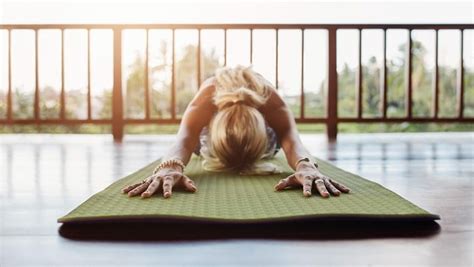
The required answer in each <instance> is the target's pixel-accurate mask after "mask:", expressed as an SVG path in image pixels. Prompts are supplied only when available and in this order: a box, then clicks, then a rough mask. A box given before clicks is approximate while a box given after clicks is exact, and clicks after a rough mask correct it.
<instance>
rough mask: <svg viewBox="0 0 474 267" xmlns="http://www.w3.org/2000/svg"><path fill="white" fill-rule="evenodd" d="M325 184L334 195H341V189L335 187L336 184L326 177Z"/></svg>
mask: <svg viewBox="0 0 474 267" xmlns="http://www.w3.org/2000/svg"><path fill="white" fill-rule="evenodd" d="M324 185H325V186H326V188H327V189H328V191H329V192H331V193H332V194H333V195H335V196H339V195H340V194H341V191H339V190H337V188H336V187H334V185H332V184H331V183H330V182H329V179H324Z"/></svg>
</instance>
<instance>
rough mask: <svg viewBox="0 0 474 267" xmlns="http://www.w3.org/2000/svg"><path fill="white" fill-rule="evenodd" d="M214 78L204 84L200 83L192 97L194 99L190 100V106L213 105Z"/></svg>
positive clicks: (208, 79)
mask: <svg viewBox="0 0 474 267" xmlns="http://www.w3.org/2000/svg"><path fill="white" fill-rule="evenodd" d="M215 84H216V83H215V78H214V77H209V78H207V79H206V80H205V81H204V82H202V83H201V85H200V86H199V89H198V91H197V93H196V94H195V95H194V98H193V99H192V100H191V103H190V104H191V105H194V106H196V105H197V106H201V105H206V106H210V105H214V103H213V99H212V98H213V96H214V93H215V91H216V85H215Z"/></svg>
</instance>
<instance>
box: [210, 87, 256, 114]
mask: <svg viewBox="0 0 474 267" xmlns="http://www.w3.org/2000/svg"><path fill="white" fill-rule="evenodd" d="M214 103H215V104H216V106H217V109H218V110H222V109H224V108H228V107H231V106H234V105H237V104H243V105H247V106H250V107H253V108H258V107H260V106H261V105H263V104H264V103H265V98H264V97H263V96H261V95H259V94H258V93H257V92H255V91H253V90H250V89H248V88H246V87H240V88H238V89H235V90H229V91H219V92H216V95H215V96H214Z"/></svg>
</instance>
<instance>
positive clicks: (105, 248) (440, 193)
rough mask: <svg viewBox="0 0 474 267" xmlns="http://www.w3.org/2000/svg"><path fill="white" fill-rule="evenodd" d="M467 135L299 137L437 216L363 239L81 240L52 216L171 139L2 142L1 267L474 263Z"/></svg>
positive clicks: (472, 176)
mask: <svg viewBox="0 0 474 267" xmlns="http://www.w3.org/2000/svg"><path fill="white" fill-rule="evenodd" d="M473 137H474V135H473V134H472V133H430V134H427V133H420V134H364V135H344V134H341V135H340V136H339V141H338V143H337V144H335V145H328V144H327V143H326V140H325V138H324V136H323V135H302V140H303V142H304V143H305V144H306V146H307V148H308V149H309V151H311V152H312V153H313V154H314V155H315V156H318V157H320V158H323V159H329V160H331V161H332V162H333V163H334V164H336V165H337V166H339V167H341V168H344V169H346V170H348V171H350V172H354V173H357V174H360V175H362V176H364V177H366V178H368V179H371V180H373V181H375V182H378V183H381V184H383V185H384V186H386V187H387V188H389V189H391V190H393V191H395V192H396V193H398V194H400V195H402V196H403V197H405V198H407V199H409V200H411V201H412V202H414V203H415V204H417V205H419V206H421V207H423V208H425V209H427V210H429V211H431V212H433V213H437V214H440V215H441V218H442V220H441V221H439V223H440V225H441V232H440V233H439V234H437V235H434V236H431V237H423V238H420V237H416V238H382V239H361V240H334V241H332V240H324V241H322V240H319V241H308V240H305V241H298V240H293V241H275V240H224V241H193V242H85V241H72V240H68V239H65V238H62V237H61V236H59V235H58V232H57V230H58V227H59V224H57V223H56V219H57V218H58V217H59V216H61V215H63V214H65V213H66V212H68V211H69V210H71V209H72V208H74V207H75V206H76V205H78V204H80V203H81V202H82V201H84V200H85V199H86V198H87V197H89V196H90V195H92V194H93V193H95V192H97V191H99V190H101V189H102V188H104V187H105V186H107V185H109V184H110V183H111V182H113V181H114V180H116V179H118V178H120V177H122V176H124V175H126V174H128V173H130V172H133V171H135V170H136V169H138V168H139V167H141V166H143V165H145V164H146V163H149V162H150V161H152V160H155V159H157V158H159V157H160V156H161V155H162V154H163V153H164V152H165V151H166V149H167V148H168V147H169V146H170V145H171V144H172V142H173V140H174V137H173V136H172V135H165V136H127V137H126V139H125V141H124V143H123V144H120V145H119V144H114V143H113V142H112V141H111V139H112V138H111V136H108V135H0V201H1V202H0V266H2V267H3V266H16V265H31V266H40V265H41V266H51V265H74V266H77V265H84V266H97V265H115V266H117V265H132V266H137V265H154V266H157V265H163V266H173V265H189V266H197V265H202V266H209V265H220V266H222V265H226V266H229V265H236V266H241V265H258V266H262V265H268V266H278V265H310V266H313V265H322V266H330V265H348V266H357V265H365V266H367V265H371V266H374V265H416V266H419V265H434V266H472V264H473V256H472V251H473V249H474V245H473V240H474V232H473V229H474V226H473V222H474V220H473V207H474V206H473V201H474V199H473V191H472V190H473V189H474V186H473V180H474V168H473V165H474V141H473Z"/></svg>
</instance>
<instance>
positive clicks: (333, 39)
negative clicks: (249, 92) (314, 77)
mask: <svg viewBox="0 0 474 267" xmlns="http://www.w3.org/2000/svg"><path fill="white" fill-rule="evenodd" d="M0 29H3V30H6V31H7V32H8V37H9V38H8V40H9V45H8V60H7V62H8V69H9V71H8V73H9V77H8V80H9V82H8V85H9V86H8V89H7V90H8V91H7V97H6V99H7V100H6V102H7V104H6V106H7V112H6V117H5V119H0V124H6V125H16V124H21V125H23V124H32V125H41V124H57V125H71V124H88V123H91V124H110V125H112V134H113V137H114V140H116V141H121V140H122V138H123V134H124V126H125V125H126V124H160V123H179V121H180V119H179V118H177V116H176V85H175V72H176V71H175V31H176V30H180V29H195V30H197V31H198V44H197V49H198V55H199V56H198V58H197V66H196V68H197V73H198V77H197V79H198V81H199V82H201V81H200V80H201V62H200V60H201V31H202V30H207V29H221V30H223V31H224V59H225V60H224V62H227V31H228V30H233V29H244V30H249V32H250V62H251V61H252V58H253V49H252V48H253V31H254V30H256V29H270V30H274V32H275V44H274V45H275V51H276V54H275V61H276V64H275V68H276V69H275V72H276V76H277V77H276V79H275V81H276V87H277V88H278V75H279V74H278V69H279V60H278V55H279V49H278V45H279V39H280V38H279V36H278V33H279V30H282V29H295V30H300V31H301V38H302V41H301V46H302V47H301V51H302V53H301V57H302V59H301V62H302V63H301V72H302V73H303V72H304V71H303V69H304V60H303V58H304V49H305V48H304V36H305V31H304V30H306V29H322V30H326V31H327V53H328V54H327V72H326V73H327V88H328V93H327V99H326V116H325V117H321V118H314V117H311V118H309V117H305V114H304V110H305V107H304V105H305V100H304V96H305V93H304V85H303V79H304V76H303V75H301V96H300V108H301V112H300V115H299V116H297V117H296V121H297V122H299V123H324V124H326V126H327V135H328V138H329V140H335V139H336V136H337V126H338V123H346V122H350V123H374V122H381V123H397V122H420V123H424V122H434V123H473V122H474V118H473V117H466V116H464V113H463V110H464V93H465V88H464V87H465V85H464V65H463V64H464V63H463V53H464V50H465V49H472V47H471V48H470V47H463V36H464V32H465V30H472V29H474V24H449V25H442V24H419V25H409V24H331V25H329V24H130V25H125V24H120V25H107V24H85V25H82V24H67V25H61V24H55V25H22V24H19V25H7V24H4V25H0ZM19 29H31V30H34V31H35V36H36V38H35V40H36V41H35V51H36V53H35V55H36V58H35V62H36V65H35V74H36V81H35V93H34V96H35V97H34V109H33V110H34V114H33V118H31V119H19V118H15V117H14V116H13V112H12V85H11V63H12V62H11V38H10V36H11V32H12V31H15V30H19ZM42 29H58V30H61V34H62V35H61V36H62V46H61V50H62V51H61V56H62V65H61V66H62V67H61V68H62V71H61V81H62V86H61V92H60V114H59V118H57V119H46V118H41V117H40V107H39V94H40V93H39V84H38V71H39V70H38V69H39V68H38V38H37V36H38V30H42ZM68 29H86V30H87V31H88V33H90V30H93V29H110V30H112V31H113V81H114V84H113V92H112V118H111V119H94V118H92V116H91V90H90V81H89V86H88V92H87V118H86V119H69V118H66V116H65V110H66V106H65V105H66V102H65V89H64V30H68ZM127 29H144V30H147V33H148V31H149V30H152V29H170V30H171V31H172V53H173V57H172V58H173V61H172V82H171V103H170V106H171V111H170V113H171V118H151V117H150V89H149V82H148V34H147V35H146V36H147V39H146V49H147V52H146V53H145V55H146V57H145V62H147V64H146V65H145V68H146V73H147V75H146V82H145V99H144V101H145V105H144V106H145V112H144V114H145V115H144V118H141V119H131V118H124V104H123V96H122V41H123V40H122V31H123V30H127ZM341 29H355V30H358V31H359V38H358V43H356V44H355V45H357V46H358V49H359V56H358V67H357V76H356V91H357V99H356V103H357V115H356V116H355V117H341V116H338V72H337V60H336V59H337V31H338V30H341ZM365 29H379V30H382V31H383V63H384V64H383V67H382V68H381V71H382V73H381V77H382V79H381V91H380V94H381V105H380V114H381V116H379V117H364V116H363V114H362V110H363V100H362V86H363V83H362V79H363V75H362V67H361V66H362V62H361V47H362V35H361V32H362V31H363V30H365ZM389 29H404V30H406V31H407V33H408V36H407V40H408V42H407V46H408V49H407V53H406V56H407V67H406V73H405V79H406V81H407V83H406V88H405V89H406V94H405V95H406V99H405V105H404V106H405V109H406V115H405V116H404V117H389V116H387V62H386V60H387V37H386V36H387V34H386V33H387V30H389ZM421 29H424V30H433V31H434V32H435V47H436V51H435V67H434V69H435V71H434V82H433V98H434V100H433V112H432V116H430V117H417V116H413V108H412V107H413V104H412V103H413V83H412V64H413V63H412V58H413V55H412V52H411V46H412V34H411V32H412V30H421ZM440 30H457V31H459V33H460V44H461V46H460V55H459V65H458V76H457V114H456V116H455V117H449V118H448V117H440V116H438V109H439V101H440V99H439V86H438V80H439V77H438V76H439V74H438V31H440ZM89 36H90V35H89ZM89 46H90V42H88V50H87V51H89V50H90V47H89ZM90 67H91V66H90V55H89V58H88V67H87V68H88V73H89V76H90Z"/></svg>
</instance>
